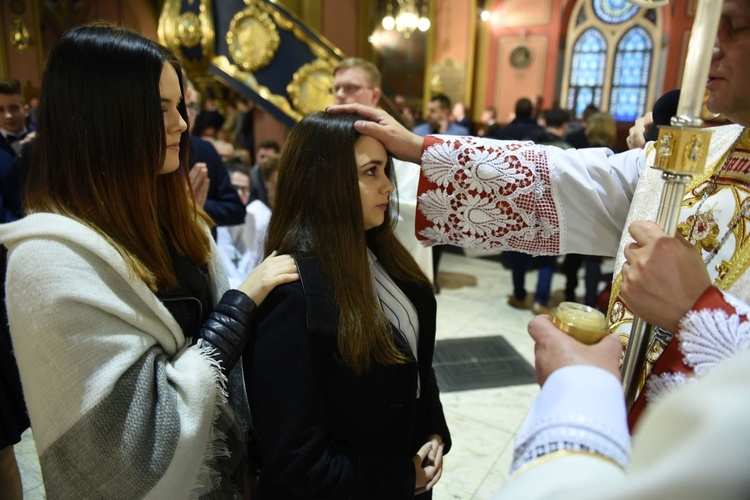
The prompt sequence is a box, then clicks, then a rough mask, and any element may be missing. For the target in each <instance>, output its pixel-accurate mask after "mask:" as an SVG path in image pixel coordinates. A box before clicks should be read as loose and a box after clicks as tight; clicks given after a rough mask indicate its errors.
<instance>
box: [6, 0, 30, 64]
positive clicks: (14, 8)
mask: <svg viewBox="0 0 750 500" xmlns="http://www.w3.org/2000/svg"><path fill="white" fill-rule="evenodd" d="M10 10H11V12H13V13H14V14H15V15H17V16H19V17H18V18H17V19H16V20H15V21H13V26H11V28H10V43H11V45H13V46H14V47H15V48H17V49H18V50H20V51H21V52H23V51H25V50H26V49H28V48H29V45H31V35H30V34H29V30H28V28H27V27H26V23H24V22H23V18H22V17H20V16H21V15H23V13H24V12H26V4H25V3H24V1H23V0H13V1H12V2H10Z"/></svg>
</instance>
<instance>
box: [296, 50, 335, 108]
mask: <svg viewBox="0 0 750 500" xmlns="http://www.w3.org/2000/svg"><path fill="white" fill-rule="evenodd" d="M334 67H335V65H334V63H333V61H331V60H328V59H315V60H314V61H313V62H309V63H307V64H305V65H303V66H302V67H301V68H300V69H298V70H297V72H296V73H294V76H293V77H292V81H291V82H290V83H289V85H287V87H286V91H287V93H288V94H289V98H290V99H291V101H292V106H293V107H294V109H296V110H297V111H299V112H300V113H302V114H303V115H307V114H309V113H312V112H313V111H321V110H323V109H325V108H326V106H330V105H331V104H333V101H334V99H333V93H332V89H333V69H334Z"/></svg>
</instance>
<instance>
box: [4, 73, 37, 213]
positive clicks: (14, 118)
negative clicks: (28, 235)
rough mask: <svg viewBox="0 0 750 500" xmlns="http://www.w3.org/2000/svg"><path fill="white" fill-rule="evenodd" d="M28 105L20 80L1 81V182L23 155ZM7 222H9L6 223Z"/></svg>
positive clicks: (27, 131) (26, 132)
mask: <svg viewBox="0 0 750 500" xmlns="http://www.w3.org/2000/svg"><path fill="white" fill-rule="evenodd" d="M26 117H27V113H26V105H25V103H24V101H23V94H22V93H21V82H19V81H18V80H14V79H11V80H0V182H2V180H3V179H4V178H5V174H6V173H7V172H8V169H10V167H11V165H12V164H13V161H14V160H15V159H16V158H18V156H19V154H20V153H21V142H22V141H23V140H24V139H25V138H26V136H27V135H28V134H29V132H30V131H31V129H29V128H28V127H27V126H26ZM6 222H7V221H6Z"/></svg>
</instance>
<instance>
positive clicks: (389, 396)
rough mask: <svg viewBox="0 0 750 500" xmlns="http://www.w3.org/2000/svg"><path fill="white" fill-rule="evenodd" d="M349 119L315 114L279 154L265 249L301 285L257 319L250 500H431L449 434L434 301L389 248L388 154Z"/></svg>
mask: <svg viewBox="0 0 750 500" xmlns="http://www.w3.org/2000/svg"><path fill="white" fill-rule="evenodd" d="M358 119H359V118H358V117H357V116H356V115H326V114H325V113H316V114H313V115H310V116H308V117H307V118H305V119H304V120H302V121H301V122H300V123H299V124H298V125H297V126H296V127H295V128H294V130H292V132H291V134H290V136H289V139H288V140H287V143H286V146H285V149H284V151H283V153H282V156H281V161H280V165H281V166H280V171H279V180H278V191H277V195H276V200H277V202H276V205H275V207H274V213H273V217H272V219H271V224H270V227H269V230H268V241H267V245H266V248H267V249H269V248H278V249H279V251H281V252H285V253H292V254H294V256H295V259H296V262H297V267H298V269H299V273H300V281H299V282H297V283H292V284H289V285H284V286H281V287H278V288H277V289H276V290H275V291H274V292H272V293H271V294H270V295H269V296H268V298H267V299H266V301H265V302H264V303H263V305H262V306H261V308H260V309H259V311H258V320H259V323H258V327H257V335H256V337H255V339H254V343H253V345H252V348H251V349H249V350H248V354H247V358H246V363H247V365H248V367H249V368H250V369H249V370H248V371H247V375H246V376H247V377H248V388H249V395H250V398H251V410H252V415H253V422H254V426H255V434H256V439H257V444H258V446H259V449H260V453H261V456H262V469H261V476H260V480H259V483H258V498H260V499H264V498H285V499H286V498H332V499H336V498H341V499H350V498H353V499H363V498H373V499H375V498H377V499H385V498H387V499H401V498H403V499H407V498H414V495H415V494H423V496H422V497H420V498H430V497H431V491H430V490H431V488H432V486H433V485H434V484H435V483H436V482H437V480H438V479H439V478H440V475H441V473H442V467H443V461H442V456H443V454H444V453H445V452H447V451H448V449H449V448H450V443H451V441H450V434H449V432H448V428H447V425H446V423H445V417H444V415H443V410H442V406H441V404H440V399H439V394H438V388H437V384H436V382H435V376H434V373H433V371H432V366H431V365H432V355H433V348H434V343H435V298H434V296H433V293H432V287H431V286H430V283H429V282H428V280H427V279H426V278H425V277H424V275H423V274H422V273H421V271H420V270H419V267H418V266H417V265H416V263H415V262H414V260H413V259H412V258H411V256H410V255H409V254H408V253H407V252H406V250H405V249H404V248H403V246H401V244H400V243H399V242H398V241H397V240H396V238H395V236H394V234H393V223H392V220H393V219H392V215H391V206H390V195H391V194H392V192H393V190H394V185H393V183H392V180H391V176H392V168H391V162H390V159H389V157H388V155H387V153H386V151H385V149H384V148H383V146H382V144H380V143H379V142H378V141H376V140H374V139H372V138H370V137H365V136H360V135H359V134H357V133H356V132H355V130H354V122H355V121H356V120H358Z"/></svg>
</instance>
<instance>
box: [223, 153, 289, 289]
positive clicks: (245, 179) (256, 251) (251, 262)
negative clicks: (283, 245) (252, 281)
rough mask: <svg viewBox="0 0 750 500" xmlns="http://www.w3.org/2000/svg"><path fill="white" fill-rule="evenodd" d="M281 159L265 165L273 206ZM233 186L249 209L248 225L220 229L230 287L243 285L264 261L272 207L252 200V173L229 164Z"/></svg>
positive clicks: (242, 167)
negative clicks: (247, 277) (243, 281)
mask: <svg viewBox="0 0 750 500" xmlns="http://www.w3.org/2000/svg"><path fill="white" fill-rule="evenodd" d="M278 168H279V158H278V156H272V157H270V158H268V159H267V160H266V161H265V162H264V163H263V165H261V174H262V175H263V179H264V180H263V181H262V182H264V183H265V184H266V189H267V191H268V197H269V203H271V204H272V203H273V202H272V200H273V199H274V197H275V195H276V191H275V182H276V178H277V176H278ZM227 169H228V170H229V177H230V179H231V181H232V185H233V186H234V187H235V189H237V194H238V195H239V196H240V199H241V200H242V203H243V204H245V206H246V212H247V213H246V215H245V222H244V224H239V225H236V226H225V227H220V228H218V229H217V230H216V246H217V247H218V248H219V254H220V255H221V259H222V262H224V269H225V270H226V272H227V278H228V279H229V286H230V287H235V286H236V285H237V284H239V283H241V282H242V280H244V279H245V276H247V275H248V274H249V273H250V272H251V271H252V270H253V269H255V268H256V267H257V266H258V264H260V263H261V262H262V261H263V247H264V244H265V241H266V230H267V229H268V223H269V221H270V220H271V208H270V207H269V205H266V204H265V203H263V202H262V201H260V200H252V201H250V187H251V181H250V170H249V168H248V167H247V165H244V164H243V163H240V162H229V163H227Z"/></svg>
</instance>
